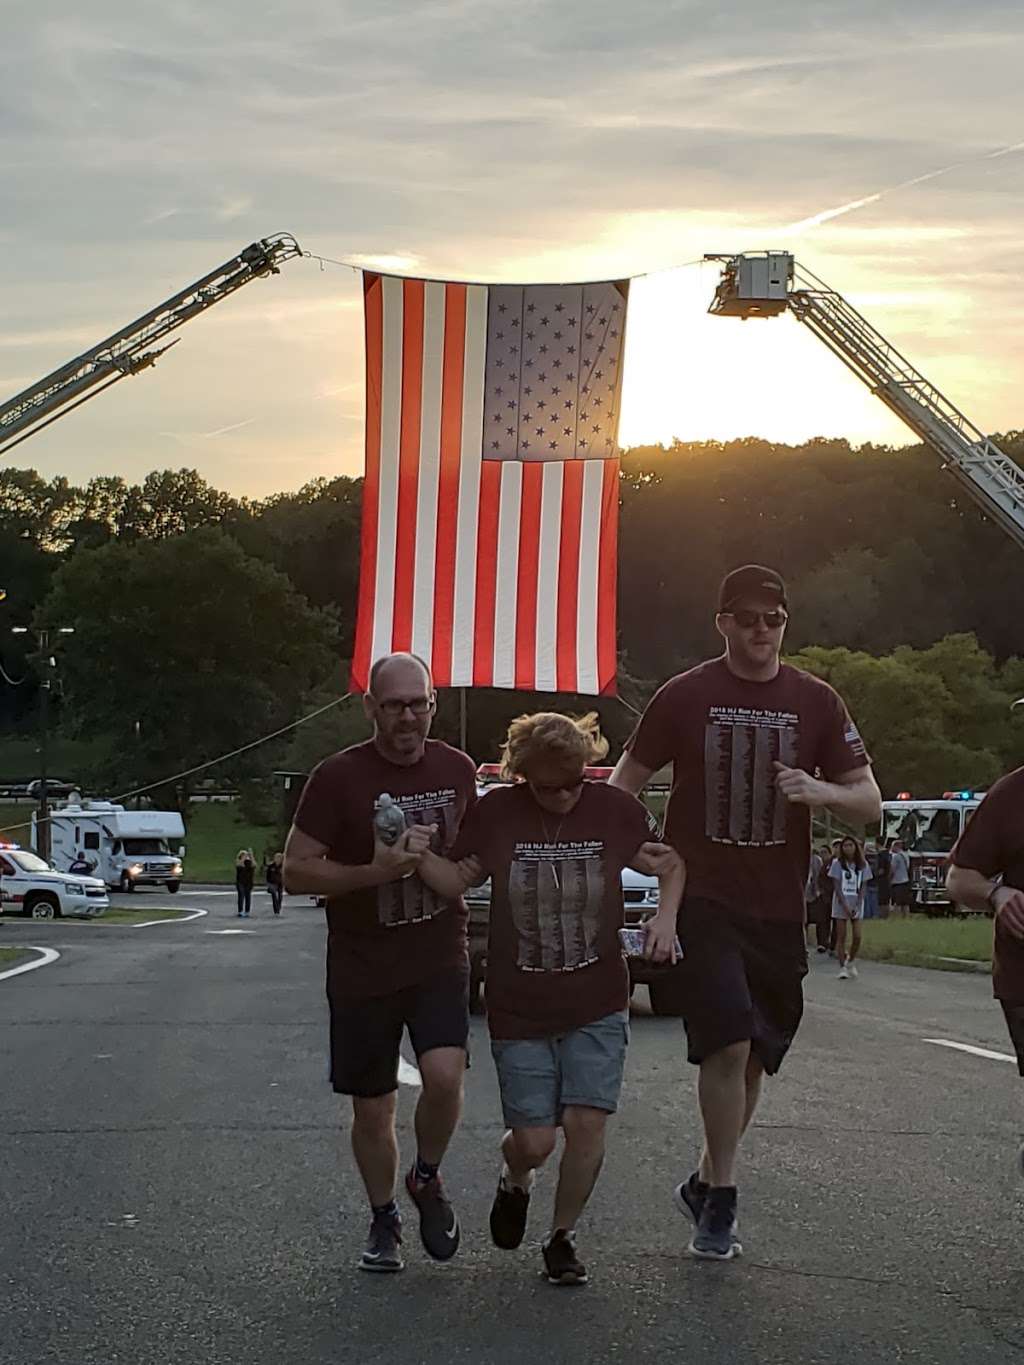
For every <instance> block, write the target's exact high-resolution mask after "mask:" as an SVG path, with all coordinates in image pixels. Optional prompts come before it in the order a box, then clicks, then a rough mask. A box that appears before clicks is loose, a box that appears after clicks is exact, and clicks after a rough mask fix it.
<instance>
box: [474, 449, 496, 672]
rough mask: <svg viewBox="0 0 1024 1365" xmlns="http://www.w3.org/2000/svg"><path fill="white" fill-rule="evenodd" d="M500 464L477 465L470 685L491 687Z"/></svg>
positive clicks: (490, 461) (490, 462) (487, 461)
mask: <svg viewBox="0 0 1024 1365" xmlns="http://www.w3.org/2000/svg"><path fill="white" fill-rule="evenodd" d="M502 468H503V465H502V463H501V461H500V460H484V461H483V464H482V466H481V469H480V519H479V524H478V526H477V541H476V605H475V617H474V630H473V686H474V687H491V686H493V684H494V609H495V599H496V596H497V586H498V512H499V508H500V504H501V471H502Z"/></svg>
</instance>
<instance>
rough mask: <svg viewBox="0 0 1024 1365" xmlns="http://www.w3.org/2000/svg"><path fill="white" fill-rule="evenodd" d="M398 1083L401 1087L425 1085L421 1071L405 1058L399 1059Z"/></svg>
mask: <svg viewBox="0 0 1024 1365" xmlns="http://www.w3.org/2000/svg"><path fill="white" fill-rule="evenodd" d="M398 1082H399V1084H400V1085H418V1086H421V1085H422V1084H423V1077H422V1076H421V1075H420V1073H419V1069H418V1068H417V1067H415V1066H413V1064H412V1062H407V1061H406V1060H405V1058H404V1057H399V1059H398Z"/></svg>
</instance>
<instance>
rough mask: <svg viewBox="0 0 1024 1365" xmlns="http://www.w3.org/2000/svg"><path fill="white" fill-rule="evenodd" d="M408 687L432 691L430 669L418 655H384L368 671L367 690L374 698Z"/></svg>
mask: <svg viewBox="0 0 1024 1365" xmlns="http://www.w3.org/2000/svg"><path fill="white" fill-rule="evenodd" d="M409 686H412V687H413V688H417V687H425V688H426V691H427V692H428V693H430V692H433V690H434V679H433V678H432V677H431V674H430V669H429V667H428V666H427V664H426V662H425V661H424V660H423V659H421V658H420V656H419V655H418V654H405V653H399V654H385V656H384V657H383V659H378V660H377V662H376V663H375V664H374V665H373V667H372V668H371V669H370V685H369V687H368V689H367V690H368V691H369V692H370V694H371V695H372V696H374V697H379V696H381V694H382V692H384V691H391V690H392V689H396V690H399V691H404V690H405V689H406V688H407V687H409Z"/></svg>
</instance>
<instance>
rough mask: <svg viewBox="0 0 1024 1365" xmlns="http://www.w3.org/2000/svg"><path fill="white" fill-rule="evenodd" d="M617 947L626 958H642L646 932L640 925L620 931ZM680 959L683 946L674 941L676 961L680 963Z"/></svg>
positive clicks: (661, 964)
mask: <svg viewBox="0 0 1024 1365" xmlns="http://www.w3.org/2000/svg"><path fill="white" fill-rule="evenodd" d="M619 946H620V947H621V949H622V951H623V954H624V955H625V956H626V957H643V956H644V953H645V952H646V949H647V930H646V929H645V928H644V926H643V925H642V924H641V925H639V926H638V927H636V928H632V927H631V928H626V929H620V930H619ZM682 958H683V945H682V944H681V943H680V942H679V940H678V939H676V961H677V962H681V961H682ZM658 965H659V966H662V967H669V966H671V965H672V964H671V963H669V962H662V963H659V964H658Z"/></svg>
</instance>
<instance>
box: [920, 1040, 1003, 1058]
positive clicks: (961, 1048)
mask: <svg viewBox="0 0 1024 1365" xmlns="http://www.w3.org/2000/svg"><path fill="white" fill-rule="evenodd" d="M921 1041H922V1043H934V1044H935V1046H936V1047H951V1048H953V1049H954V1051H956V1052H969V1053H970V1054H971V1056H972V1057H987V1058H988V1059H989V1060H990V1061H993V1062H1015V1061H1016V1060H1017V1058H1016V1057H1012V1056H1011V1055H1010V1054H1009V1053H1008V1052H993V1051H992V1049H991V1048H987V1047H974V1046H972V1044H970V1043H954V1042H953V1041H952V1040H951V1039H949V1038H922V1039H921Z"/></svg>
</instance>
